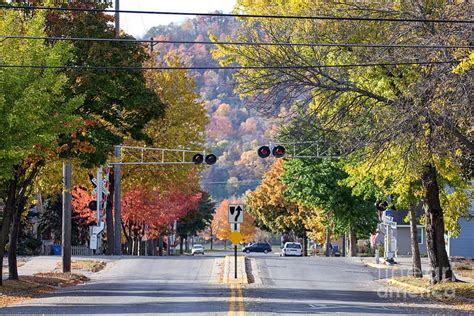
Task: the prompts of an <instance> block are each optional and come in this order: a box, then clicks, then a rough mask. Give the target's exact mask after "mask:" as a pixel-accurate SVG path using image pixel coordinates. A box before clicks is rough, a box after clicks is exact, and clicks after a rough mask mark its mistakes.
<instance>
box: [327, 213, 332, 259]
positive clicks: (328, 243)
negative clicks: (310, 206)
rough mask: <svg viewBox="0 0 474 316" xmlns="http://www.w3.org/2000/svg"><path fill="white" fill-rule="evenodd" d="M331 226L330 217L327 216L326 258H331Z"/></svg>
mask: <svg viewBox="0 0 474 316" xmlns="http://www.w3.org/2000/svg"><path fill="white" fill-rule="evenodd" d="M331 250H332V246H331V224H330V215H329V213H328V215H327V224H326V257H330V256H331Z"/></svg>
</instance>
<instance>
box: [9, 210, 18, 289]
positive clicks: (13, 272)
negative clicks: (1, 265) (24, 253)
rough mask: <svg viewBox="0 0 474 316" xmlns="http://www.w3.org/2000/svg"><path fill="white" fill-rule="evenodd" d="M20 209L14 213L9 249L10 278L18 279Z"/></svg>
mask: <svg viewBox="0 0 474 316" xmlns="http://www.w3.org/2000/svg"><path fill="white" fill-rule="evenodd" d="M18 212H19V210H17V211H16V212H15V214H14V215H13V223H12V228H11V232H10V247H9V250H8V279H9V280H18V265H17V260H16V251H17V242H18V232H19V230H20V216H21V214H18Z"/></svg>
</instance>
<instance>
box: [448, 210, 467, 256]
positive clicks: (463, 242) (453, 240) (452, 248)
mask: <svg viewBox="0 0 474 316" xmlns="http://www.w3.org/2000/svg"><path fill="white" fill-rule="evenodd" d="M469 214H470V215H471V217H470V218H469V219H466V218H461V219H460V220H459V226H460V227H461V232H460V233H459V236H457V237H450V236H446V250H447V251H448V256H450V257H465V258H474V203H472V204H471V208H470V210H469Z"/></svg>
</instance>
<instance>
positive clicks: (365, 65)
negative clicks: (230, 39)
mask: <svg viewBox="0 0 474 316" xmlns="http://www.w3.org/2000/svg"><path fill="white" fill-rule="evenodd" d="M457 63H459V61H458V60H447V61H411V62H392V63H360V64H340V65H338V64H334V65H308V66H303V65H288V66H285V65H282V66H222V67H221V66H215V67H214V66H203V67H199V66H178V67H174V66H167V67H164V66H158V67H146V66H81V65H64V66H51V65H7V64H0V68H30V69H78V70H134V71H141V70H244V69H317V68H353V67H379V66H380V67H382V66H411V65H440V64H457Z"/></svg>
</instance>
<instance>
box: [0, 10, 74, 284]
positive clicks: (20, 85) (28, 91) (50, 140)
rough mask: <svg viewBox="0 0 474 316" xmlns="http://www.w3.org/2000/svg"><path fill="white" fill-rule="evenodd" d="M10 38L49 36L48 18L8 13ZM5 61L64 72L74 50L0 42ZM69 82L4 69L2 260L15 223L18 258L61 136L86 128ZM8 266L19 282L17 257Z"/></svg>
mask: <svg viewBox="0 0 474 316" xmlns="http://www.w3.org/2000/svg"><path fill="white" fill-rule="evenodd" d="M7 32H8V33H7ZM11 33H14V34H17V35H27V36H39V37H41V36H45V35H46V33H45V14H44V13H41V12H38V13H37V14H34V15H32V16H31V15H24V14H23V13H21V12H18V11H13V10H11V11H7V10H4V11H3V12H2V14H1V15H0V34H1V35H4V36H5V35H11ZM0 55H1V56H2V63H5V64H7V65H18V64H21V63H25V64H48V65H51V66H62V65H64V64H65V63H67V62H68V61H70V60H71V59H72V58H73V54H72V47H71V45H70V44H67V43H55V44H47V43H45V42H44V41H36V42H34V43H30V42H26V41H22V40H4V41H2V42H0ZM67 81H68V78H67V76H66V75H65V74H64V73H63V72H61V71H58V70H57V69H17V68H1V69H0V131H1V133H0V134H1V135H2V144H1V145H0V189H1V191H0V197H1V199H2V200H3V202H4V204H5V209H4V216H3V221H2V230H1V233H0V257H2V258H3V254H4V251H5V244H6V242H7V238H8V235H9V233H10V227H11V225H10V224H11V222H12V220H13V223H14V225H13V227H14V230H13V231H12V234H11V235H10V251H9V254H12V255H13V256H15V253H16V238H17V235H18V229H19V223H20V216H21V213H22V212H23V210H24V207H25V206H26V205H27V203H28V199H29V197H30V196H29V195H30V193H31V188H32V183H33V181H34V179H35V177H36V175H37V173H38V171H39V169H40V167H41V166H42V165H43V163H44V161H45V160H46V159H47V158H48V157H49V156H54V154H55V149H56V146H57V139H58V137H59V135H61V134H64V133H68V132H71V131H73V130H74V129H76V128H77V127H78V126H80V125H81V124H80V120H78V117H77V116H76V115H74V112H75V111H76V110H77V109H78V108H79V107H80V105H81V104H82V100H83V98H82V97H81V96H80V95H79V94H77V95H75V96H65V89H66V87H67ZM12 263H13V264H14V266H13V267H12ZM9 266H10V267H11V269H13V270H10V277H11V278H13V279H17V278H18V275H17V272H16V257H13V258H11V260H10V258H9ZM0 272H1V267H0ZM12 272H13V273H12ZM0 284H1V283H0Z"/></svg>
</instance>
